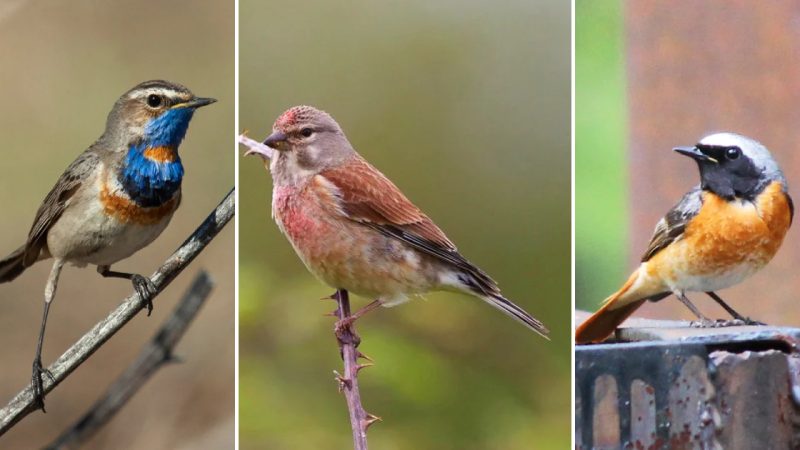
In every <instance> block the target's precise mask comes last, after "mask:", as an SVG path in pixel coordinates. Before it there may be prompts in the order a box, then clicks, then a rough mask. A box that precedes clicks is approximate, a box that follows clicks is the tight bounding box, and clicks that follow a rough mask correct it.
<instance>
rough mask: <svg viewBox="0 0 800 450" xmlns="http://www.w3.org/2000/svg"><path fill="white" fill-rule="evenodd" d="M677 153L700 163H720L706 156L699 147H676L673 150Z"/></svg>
mask: <svg viewBox="0 0 800 450" xmlns="http://www.w3.org/2000/svg"><path fill="white" fill-rule="evenodd" d="M673 150H675V151H676V152H678V153H680V154H681V155H686V156H688V157H690V158H692V159H694V160H695V161H698V162H712V163H714V164H717V163H719V161H717V160H716V159H714V158H712V157H710V156H708V155H706V154H705V153H703V151H702V150H700V149H699V148H697V147H675V148H673Z"/></svg>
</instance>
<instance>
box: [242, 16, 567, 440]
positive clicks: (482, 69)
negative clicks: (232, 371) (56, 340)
mask: <svg viewBox="0 0 800 450" xmlns="http://www.w3.org/2000/svg"><path fill="white" fill-rule="evenodd" d="M346 5H347V6H345V4H343V3H331V2H325V1H321V0H316V1H298V2H289V3H286V2H283V3H275V2H257V1H255V0H242V1H241V2H240V9H241V18H240V29H241V33H240V51H241V53H240V98H241V103H240V126H241V127H242V128H245V129H248V130H250V132H249V134H250V136H252V137H253V138H256V139H263V138H264V137H266V136H267V135H268V134H269V132H270V129H271V126H272V122H273V121H274V120H275V118H276V117H277V116H278V115H279V114H280V113H281V112H283V111H284V110H285V109H287V108H289V107H291V106H293V105H297V104H312V105H315V106H318V107H320V108H322V109H325V110H327V111H328V112H330V113H331V114H332V115H333V116H334V117H335V118H336V119H337V121H338V122H339V123H340V124H341V125H342V127H343V129H344V130H345V132H346V133H347V135H348V137H349V139H350V141H351V142H352V143H353V145H354V146H355V148H356V149H358V150H359V152H360V153H361V154H362V155H363V156H364V157H365V158H366V159H368V160H369V161H371V162H372V163H373V164H375V165H376V166H377V167H378V168H380V169H381V170H382V171H383V172H384V173H385V174H386V175H387V176H389V177H390V178H391V179H392V180H393V181H394V182H395V183H396V184H397V185H398V186H399V187H400V188H401V189H402V190H403V191H404V192H405V193H406V194H407V195H408V196H409V197H410V198H411V199H412V200H413V201H414V202H415V203H417V204H418V205H419V206H420V207H421V208H422V209H423V210H425V211H426V212H427V213H428V214H429V215H430V216H431V217H432V218H433V219H434V220H435V221H436V222H437V223H438V224H439V226H441V227H442V228H443V229H444V230H445V231H446V232H447V233H448V235H449V237H450V238H451V239H452V240H453V241H454V242H456V243H457V244H458V245H459V249H460V250H461V251H462V253H464V254H465V255H466V256H467V257H468V258H470V259H471V260H472V261H474V262H475V263H477V264H478V265H480V266H481V267H483V268H484V269H485V270H486V271H488V272H489V273H490V274H491V275H492V276H493V277H494V278H496V279H497V280H498V281H499V283H500V284H501V286H502V288H503V290H504V293H505V294H506V295H507V296H508V297H509V298H511V299H513V300H514V301H515V302H517V303H519V304H520V305H522V306H523V307H525V308H526V309H528V310H529V311H530V312H531V313H532V314H534V315H535V316H536V317H538V318H539V319H541V320H543V321H544V322H545V323H546V324H547V325H548V326H549V327H550V328H551V329H552V341H551V342H547V341H545V340H543V339H541V338H539V337H538V336H536V335H535V334H533V333H532V332H530V331H529V330H526V329H525V328H524V327H522V326H520V325H519V324H517V323H515V322H513V321H511V320H510V319H509V318H507V317H505V316H504V315H502V314H499V313H498V312H497V311H495V310H494V309H492V308H490V307H489V306H488V305H486V304H483V303H482V302H480V301H477V300H475V299H471V298H467V297H462V296H458V295H455V294H431V295H428V296H427V299H428V300H427V301H421V300H417V301H413V302H411V303H409V304H405V305H402V306H399V307H397V308H394V309H381V310H378V311H376V312H374V313H371V314H370V315H368V316H366V318H364V319H363V320H361V321H359V324H358V332H359V334H360V335H361V336H362V338H363V343H362V346H361V349H362V350H363V351H364V353H366V354H367V355H369V356H371V357H372V358H374V359H375V361H376V366H375V367H373V368H370V369H367V370H365V371H364V372H362V374H361V377H360V382H361V386H362V397H363V401H364V404H365V407H366V408H367V410H368V411H369V412H371V413H374V414H376V415H379V416H381V417H382V418H383V420H384V421H383V422H382V423H379V424H377V425H375V426H374V427H373V428H372V429H371V430H370V433H369V437H370V444H371V445H372V446H374V447H375V448H379V449H489V448H491V449H530V448H537V449H539V448H554V449H555V448H557V449H563V448H565V446H568V445H569V439H570V436H571V433H570V429H571V427H570V424H571V414H570V403H571V402H570V353H571V352H570V335H571V331H570V316H571V314H570V276H569V273H570V178H569V172H570V157H569V155H570V113H569V111H570V109H569V108H570V65H569V64H570V10H569V2H564V1H558V0H550V1H539V2H529V1H509V2H504V3H503V4H502V6H500V5H497V4H493V3H489V2H461V1H455V0H450V1H447V0H437V1H421V0H415V1H409V2H370V1H367V0H359V1H356V2H350V3H347V4H346ZM271 189H272V182H271V180H270V177H269V175H268V174H267V173H266V172H265V170H264V168H263V167H262V164H261V162H260V161H259V160H257V159H243V160H241V161H240V205H241V210H240V211H241V212H240V233H241V234H240V243H241V250H240V321H241V322H240V323H241V335H240V339H241V341H240V351H241V353H240V355H241V359H240V371H241V372H240V380H241V384H240V393H241V401H240V412H241V415H240V425H241V443H242V448H243V449H255V448H271V449H318V448H335V449H340V448H348V447H350V446H352V441H351V437H350V426H349V422H348V419H347V410H346V406H345V402H344V399H343V397H342V396H341V395H340V394H339V393H338V392H337V389H336V383H335V382H334V378H333V373H332V371H333V370H334V369H339V368H340V367H341V360H340V358H339V355H338V350H337V346H336V342H335V340H334V336H333V333H332V329H333V319H332V318H330V317H324V316H323V314H324V313H327V312H329V311H331V310H332V309H333V307H334V304H333V302H322V301H319V300H318V299H319V298H320V297H322V296H324V295H328V294H330V293H331V292H332V290H331V289H330V288H329V287H327V286H324V285H323V284H322V283H320V282H318V281H317V280H316V279H315V278H313V277H312V276H311V275H310V274H308V273H307V272H306V270H305V268H304V267H303V265H302V263H301V262H300V261H299V260H298V258H297V257H296V256H295V254H294V252H293V250H292V248H291V247H290V245H289V244H288V242H287V241H286V240H285V239H284V238H283V236H281V234H280V232H279V231H278V229H277V227H276V226H275V224H274V223H273V222H272V220H271V218H270V201H271ZM366 302H367V299H361V298H356V299H355V307H360V306H363V305H364V304H366Z"/></svg>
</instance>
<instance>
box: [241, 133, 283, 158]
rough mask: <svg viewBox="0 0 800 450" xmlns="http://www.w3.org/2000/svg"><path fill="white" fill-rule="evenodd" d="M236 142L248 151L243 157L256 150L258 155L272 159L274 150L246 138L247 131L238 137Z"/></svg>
mask: <svg viewBox="0 0 800 450" xmlns="http://www.w3.org/2000/svg"><path fill="white" fill-rule="evenodd" d="M238 140H239V143H240V144H242V145H244V146H245V147H247V148H249V149H250V150H248V151H247V152H245V154H244V156H247V155H249V154H251V153H252V150H258V153H259V154H261V155H264V156H265V157H267V158H269V159H272V155H273V153H274V150H272V149H271V148H269V147H267V146H266V145H264V144H262V143H261V142H258V141H255V140H253V139H250V138H249V137H247V131H244V132H242V134H240V135H239V139H238Z"/></svg>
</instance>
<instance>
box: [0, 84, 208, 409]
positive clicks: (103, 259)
mask: <svg viewBox="0 0 800 450" xmlns="http://www.w3.org/2000/svg"><path fill="white" fill-rule="evenodd" d="M215 101H216V100H215V99H213V98H202V97H196V96H195V95H194V94H192V92H191V91H189V89H187V88H185V87H184V86H181V85H180V84H177V83H170V82H168V81H162V80H153V81H146V82H144V83H141V84H139V85H138V86H136V87H134V88H133V89H131V90H129V91H128V92H126V93H125V94H123V95H122V97H120V98H119V100H117V102H116V103H115V104H114V107H113V108H112V109H111V112H110V113H109V115H108V119H107V121H106V128H105V131H104V132H103V135H102V136H100V138H99V139H98V140H97V141H96V142H95V143H94V144H92V145H91V146H90V147H89V148H88V149H87V150H86V151H84V152H83V153H81V154H80V155H79V156H78V158H77V159H76V160H75V161H74V162H73V163H72V164H70V165H69V167H67V170H66V171H64V173H63V174H62V175H61V177H60V178H59V179H58V181H57V182H56V184H55V186H54V187H53V188H52V189H51V190H50V193H49V194H47V197H45V199H44V201H43V202H42V205H41V206H40V207H39V210H38V211H37V212H36V218H35V219H34V221H33V226H32V227H31V229H30V232H29V233H28V239H27V241H26V242H25V244H23V245H22V246H21V247H20V248H18V249H17V250H16V251H14V252H13V253H11V254H10V255H8V256H7V257H6V258H5V259H3V260H0V283H4V282H8V281H11V280H13V279H15V278H16V277H18V276H19V275H20V274H21V273H22V272H23V271H24V270H25V269H26V268H28V267H30V266H31V265H33V264H34V263H36V262H37V261H42V260H45V259H50V258H52V259H53V268H52V269H51V271H50V276H49V278H48V279H47V284H46V286H45V291H44V313H43V316H42V323H41V328H40V330H39V338H38V342H37V345H36V356H35V358H34V360H33V375H32V387H33V392H34V396H35V398H36V403H37V407H38V408H41V409H42V411H44V388H43V378H42V377H43V376H44V375H47V376H50V377H52V375H50V374H49V373H48V372H47V369H45V368H43V367H42V358H41V356H42V342H43V340H44V332H45V326H46V324H47V314H48V311H49V309H50V305H51V304H52V302H53V298H54V296H55V293H56V286H57V284H58V277H59V274H60V273H61V269H62V267H63V266H64V264H66V263H70V264H73V265H76V266H79V267H84V266H86V265H87V264H92V265H95V266H97V271H98V272H99V273H100V275H102V276H103V277H112V278H124V279H128V280H130V281H131V282H132V283H133V287H134V289H135V290H136V292H137V293H138V294H139V296H140V297H141V298H142V299H143V301H144V302H145V303H144V304H143V307H146V308H147V313H148V315H149V314H150V312H151V311H152V308H153V305H152V302H151V300H150V297H151V295H152V293H153V290H154V289H155V287H154V286H153V283H152V282H151V281H150V279H148V278H146V277H143V276H142V275H139V274H135V273H127V272H117V271H112V270H111V265H112V264H115V263H116V262H118V261H120V260H122V259H125V258H127V257H129V256H131V255H132V254H134V253H136V252H137V251H138V250H140V249H142V248H144V247H146V246H147V245H148V244H150V243H151V242H153V241H154V240H155V239H156V238H157V237H158V236H159V235H160V234H161V232H162V231H164V228H166V226H167V224H169V221H170V219H171V218H172V215H173V213H174V212H175V210H176V209H178V205H179V204H180V201H181V180H182V178H183V166H182V165H181V159H180V156H179V155H178V147H179V145H180V143H181V141H182V140H183V138H184V136H185V135H186V130H187V128H188V127H189V122H190V121H191V120H192V116H193V114H194V112H195V110H196V109H197V108H199V107H201V106H205V105H208V104H211V103H214V102H215Z"/></svg>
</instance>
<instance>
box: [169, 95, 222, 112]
mask: <svg viewBox="0 0 800 450" xmlns="http://www.w3.org/2000/svg"><path fill="white" fill-rule="evenodd" d="M216 101H217V99H215V98H209V97H195V98H193V99H191V100H189V101H188V102H183V103H178V104H177V105H173V106H172V109H175V108H192V109H197V108H200V107H203V106H206V105H210V104H212V103H214V102H216Z"/></svg>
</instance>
